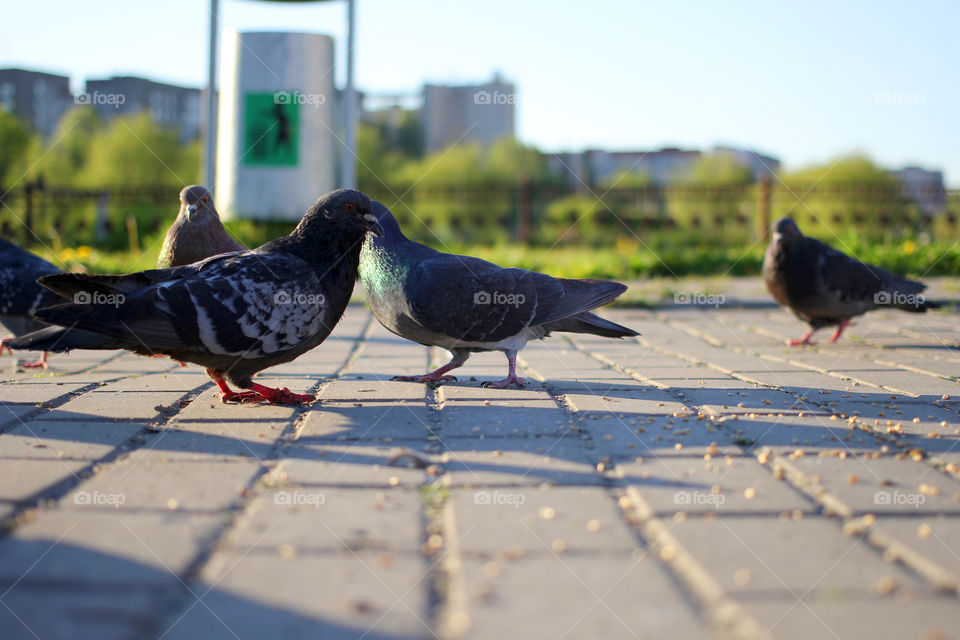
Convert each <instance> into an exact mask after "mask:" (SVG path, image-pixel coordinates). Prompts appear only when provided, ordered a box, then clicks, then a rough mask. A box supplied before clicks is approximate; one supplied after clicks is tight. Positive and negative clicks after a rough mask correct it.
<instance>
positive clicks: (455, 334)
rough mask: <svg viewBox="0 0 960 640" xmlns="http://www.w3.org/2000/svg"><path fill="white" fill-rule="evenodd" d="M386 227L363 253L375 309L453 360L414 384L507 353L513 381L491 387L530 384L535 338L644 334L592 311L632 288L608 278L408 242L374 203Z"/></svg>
mask: <svg viewBox="0 0 960 640" xmlns="http://www.w3.org/2000/svg"><path fill="white" fill-rule="evenodd" d="M373 212H374V214H375V215H376V216H377V221H378V222H379V223H380V226H381V228H383V231H384V233H383V235H382V236H381V237H378V238H370V237H368V238H367V239H366V240H365V242H364V245H363V250H362V251H361V253H360V281H361V283H362V284H363V288H364V291H365V292H366V295H367V302H368V303H369V305H370V309H371V310H372V311H373V314H374V315H375V316H376V318H377V320H379V321H380V324H382V325H383V326H384V327H385V328H386V329H388V330H389V331H391V332H393V333H395V334H397V335H398V336H401V337H403V338H407V339H408V340H412V341H414V342H419V343H420V344H423V345H427V346H437V347H443V348H444V349H446V350H448V351H450V353H451V354H452V356H453V358H452V359H451V360H450V362H449V363H447V364H445V365H444V366H442V367H440V368H438V369H436V370H435V371H431V372H430V373H427V374H425V375H419V376H398V377H397V378H395V379H398V380H407V381H413V382H439V381H445V380H455V379H456V378H454V377H453V376H447V375H444V374H446V373H447V372H448V371H450V370H452V369H456V368H457V367H460V366H462V365H463V363H464V362H466V360H467V358H469V357H470V354H471V353H472V352H475V351H503V352H504V353H505V354H506V356H507V364H508V366H509V371H508V374H507V377H506V378H504V379H503V380H499V381H497V382H487V383H484V385H483V386H485V387H492V388H498V389H504V388H507V387H509V386H510V385H511V384H515V385H517V386H518V387H522V386H524V384H525V381H524V380H523V378H520V377H518V376H517V373H516V360H517V353H518V352H519V351H520V350H521V349H522V348H523V347H524V345H526V343H527V342H528V341H529V340H538V339H541V338H545V337H546V336H548V335H549V334H550V333H551V332H552V331H569V332H574V333H591V334H594V335H599V336H605V337H608V338H622V337H627V336H636V335H640V334H638V333H637V332H636V331H633V330H632V329H628V328H626V327H622V326H620V325H618V324H615V323H613V322H610V321H609V320H605V319H603V318H601V317H600V316H598V315H596V314H593V313H590V310H591V309H594V308H596V307H599V306H601V305H603V304H606V303H608V302H611V301H613V300H614V299H615V298H616V297H617V296H619V295H620V294H622V293H623V292H624V291H626V289H627V287H626V286H624V285H622V284H619V283H617V282H609V281H604V280H567V279H563V278H553V277H550V276H548V275H545V274H542V273H536V272H534V271H527V270H525V269H504V268H502V267H499V266H497V265H495V264H492V263H490V262H487V261H486V260H480V259H479V258H472V257H469V256H458V255H451V254H448V253H441V252H439V251H435V250H433V249H431V248H430V247H427V246H426V245H423V244H420V243H418V242H413V241H411V240H408V239H407V238H406V237H405V236H404V235H403V232H401V231H400V227H399V225H398V224H397V221H396V219H394V217H393V214H391V213H390V211H389V210H388V209H387V208H386V207H385V206H383V205H382V204H380V203H379V202H376V201H374V202H373Z"/></svg>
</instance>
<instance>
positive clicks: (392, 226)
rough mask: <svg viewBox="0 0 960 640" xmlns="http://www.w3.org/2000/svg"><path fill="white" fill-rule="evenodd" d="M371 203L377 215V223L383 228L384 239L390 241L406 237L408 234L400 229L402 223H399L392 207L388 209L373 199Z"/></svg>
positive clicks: (374, 213)
mask: <svg viewBox="0 0 960 640" xmlns="http://www.w3.org/2000/svg"><path fill="white" fill-rule="evenodd" d="M371 204H372V205H373V215H375V216H376V217H377V223H378V224H379V225H380V228H381V229H383V236H382V237H383V239H384V240H385V241H388V242H389V241H390V240H403V239H405V238H406V236H404V235H403V232H402V231H400V225H399V224H397V219H396V218H394V217H393V213H391V212H390V209H387V208H386V207H385V206H384V205H383V204H381V203H379V202H377V201H376V200H371Z"/></svg>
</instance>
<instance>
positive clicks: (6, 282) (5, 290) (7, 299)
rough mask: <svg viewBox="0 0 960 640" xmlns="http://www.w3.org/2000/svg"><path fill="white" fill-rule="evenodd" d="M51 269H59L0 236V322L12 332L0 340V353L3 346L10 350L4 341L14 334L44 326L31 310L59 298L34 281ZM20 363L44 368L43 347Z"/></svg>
mask: <svg viewBox="0 0 960 640" xmlns="http://www.w3.org/2000/svg"><path fill="white" fill-rule="evenodd" d="M51 273H60V269H58V268H57V267H55V266H53V265H52V264H50V263H49V262H47V261H46V260H44V259H43V258H41V257H39V256H36V255H34V254H32V253H30V252H29V251H26V250H25V249H21V248H20V247H18V246H17V245H15V244H13V243H12V242H9V241H7V240H4V239H3V238H0V324H2V325H3V326H4V327H5V328H6V330H7V331H9V332H10V333H11V334H13V335H9V336H6V337H5V338H3V339H2V340H0V353H2V352H3V350H4V349H6V350H7V351H10V353H13V352H12V351H11V350H10V347H9V346H8V344H7V343H8V342H10V341H11V340H12V339H13V338H14V337H16V336H22V335H24V334H26V333H30V332H31V331H36V330H37V329H42V328H43V327H45V326H47V324H46V323H45V322H40V321H39V320H37V319H35V318H34V317H33V316H32V315H31V314H32V313H33V312H34V311H36V310H37V309H39V308H40V307H46V306H49V305H51V304H57V303H58V302H63V301H62V300H61V299H60V297H59V296H58V295H57V294H55V293H54V292H53V291H50V290H48V289H45V288H44V287H41V286H40V285H39V284H37V278H39V277H41V276H45V275H48V274H51ZM23 366H24V367H30V368H33V367H43V368H44V369H46V368H47V353H46V351H44V352H43V353H42V354H41V355H40V359H39V360H37V361H36V362H26V363H24V364H23Z"/></svg>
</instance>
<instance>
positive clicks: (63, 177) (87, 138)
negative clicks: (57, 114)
mask: <svg viewBox="0 0 960 640" xmlns="http://www.w3.org/2000/svg"><path fill="white" fill-rule="evenodd" d="M103 128H104V126H103V121H102V120H100V117H99V116H98V115H97V113H96V112H95V111H94V110H93V108H92V107H88V106H80V107H75V108H73V109H71V110H69V111H67V112H66V113H65V114H64V115H63V117H62V118H60V122H59V123H57V128H56V130H55V131H54V132H53V135H52V136H51V137H50V141H49V146H48V148H47V150H46V152H45V153H44V154H43V158H42V159H41V160H40V163H39V165H38V167H37V173H38V175H42V176H43V178H44V180H45V181H46V183H47V184H49V185H54V186H76V185H77V181H78V180H79V178H80V175H81V173H82V172H83V170H84V167H85V166H86V164H87V160H88V159H89V157H90V151H91V149H92V148H93V141H94V138H95V137H96V136H97V134H99V133H100V132H102V131H103Z"/></svg>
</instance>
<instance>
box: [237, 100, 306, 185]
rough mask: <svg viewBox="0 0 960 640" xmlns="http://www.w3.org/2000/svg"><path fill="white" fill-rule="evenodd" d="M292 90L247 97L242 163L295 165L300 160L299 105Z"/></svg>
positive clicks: (251, 165)
mask: <svg viewBox="0 0 960 640" xmlns="http://www.w3.org/2000/svg"><path fill="white" fill-rule="evenodd" d="M291 95H292V94H291V93H289V92H287V91H277V92H275V93H248V94H246V95H245V96H244V103H243V105H244V110H243V113H244V117H243V132H244V133H243V164H244V165H245V166H248V167H295V166H297V163H298V161H299V159H300V154H299V140H300V135H299V134H300V105H299V104H297V103H296V102H295V101H292V100H291V99H290V97H291Z"/></svg>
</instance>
